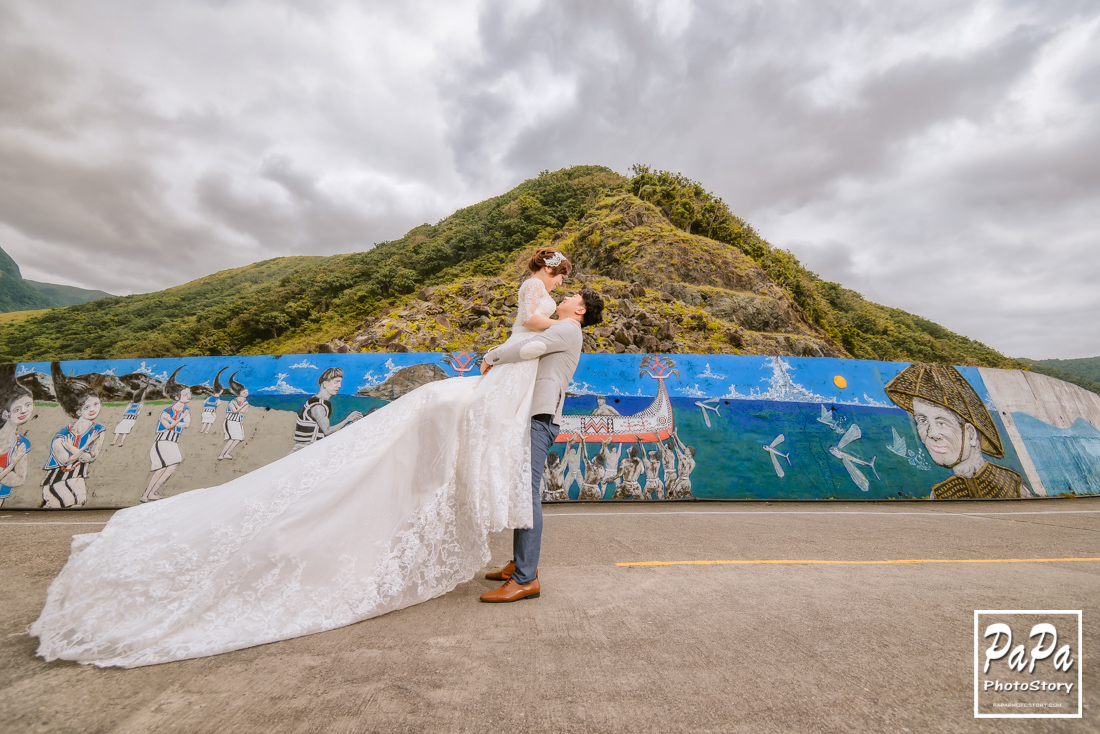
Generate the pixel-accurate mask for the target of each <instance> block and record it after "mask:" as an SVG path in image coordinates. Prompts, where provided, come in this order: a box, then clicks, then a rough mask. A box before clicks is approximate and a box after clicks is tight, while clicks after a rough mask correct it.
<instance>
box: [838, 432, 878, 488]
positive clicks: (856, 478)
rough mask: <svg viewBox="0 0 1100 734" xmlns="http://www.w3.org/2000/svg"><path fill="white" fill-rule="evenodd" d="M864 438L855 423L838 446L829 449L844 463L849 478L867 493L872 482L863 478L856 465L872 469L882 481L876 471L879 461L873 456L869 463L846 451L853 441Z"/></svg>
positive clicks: (876, 477) (842, 437)
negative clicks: (845, 448) (876, 464)
mask: <svg viewBox="0 0 1100 734" xmlns="http://www.w3.org/2000/svg"><path fill="white" fill-rule="evenodd" d="M862 436H863V432H862V431H861V430H859V425H858V424H855V423H853V424H852V427H851V428H849V429H848V431H847V432H846V433H845V434H844V435H843V436H841V438H840V440H839V441H837V444H836V446H830V447H829V453H830V454H832V455H833V456H835V457H836V458H838V459H840V460H841V461H842V462H844V468H845V469H847V470H848V476H850V477H851V478H852V481H853V482H855V483H856V486H857V487H859V488H860V489H862V490H863V491H864V492H866V491H867V490H868V489H870V488H871V482H870V481H868V479H867V477H865V476H863V472H861V471H860V470H859V467H858V466H856V465H857V464H860V465H862V466H869V467H871V471H872V472H874V475H875V479H878V480H879V481H882V479H881V478H880V477H879V475H878V471H877V470H876V469H875V459H877V458H878V457H877V456H872V457H871V460H870V461H867V460H865V459H861V458H859V457H858V456H856V455H855V454H850V453H848V452H847V451H845V450H844V447H845V446H847V445H848V444H850V443H852V442H853V441H857V440H859V439H860V438H861V437H862Z"/></svg>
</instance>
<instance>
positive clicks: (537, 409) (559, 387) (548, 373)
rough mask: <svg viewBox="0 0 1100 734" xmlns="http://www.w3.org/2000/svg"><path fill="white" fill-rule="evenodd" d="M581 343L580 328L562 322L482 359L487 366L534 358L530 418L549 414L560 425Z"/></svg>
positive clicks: (571, 320)
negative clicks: (537, 363)
mask: <svg viewBox="0 0 1100 734" xmlns="http://www.w3.org/2000/svg"><path fill="white" fill-rule="evenodd" d="M583 344H584V336H583V335H582V333H581V325H580V324H578V323H577V322H576V321H574V320H573V319H562V320H561V321H560V322H559V323H556V324H554V325H553V326H551V327H550V328H549V329H547V330H546V331H544V332H542V333H541V334H536V335H535V336H533V337H531V338H530V339H528V340H526V341H523V342H517V343H516V344H505V345H503V346H500V347H497V348H496V349H492V350H490V351H489V352H488V353H487V354H486V355H485V357H484V359H485V362H486V364H488V365H490V366H495V365H498V364H504V363H507V362H524V361H526V360H529V359H537V360H538V361H539V369H538V374H537V375H536V376H535V394H534V396H533V397H532V398H531V415H533V416H534V415H541V414H544V413H545V414H547V415H552V416H554V423H556V424H559V425H560V424H561V411H562V408H563V407H564V406H565V391H566V389H567V388H568V387H569V382H570V381H571V380H572V379H573V373H574V372H575V371H576V369H577V363H578V362H579V361H580V358H581V347H582V346H583Z"/></svg>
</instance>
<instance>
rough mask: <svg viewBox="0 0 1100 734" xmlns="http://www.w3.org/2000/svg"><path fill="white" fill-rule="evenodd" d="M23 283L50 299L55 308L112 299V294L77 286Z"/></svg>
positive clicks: (33, 282)
mask: <svg viewBox="0 0 1100 734" xmlns="http://www.w3.org/2000/svg"><path fill="white" fill-rule="evenodd" d="M23 282H24V283H26V284H27V285H29V286H30V287H31V288H34V289H35V290H36V291H38V292H39V293H41V294H42V295H44V296H45V297H46V298H48V299H49V300H50V301H51V302H52V303H53V307H54V308H57V307H59V306H76V305H77V304H80V303H87V302H88V301H94V300H96V299H98V298H110V297H111V294H110V293H107V292H106V291H97V290H89V289H88V288H77V287H76V286H75V285H57V284H56V283H39V282H38V281H36V280H24V281H23Z"/></svg>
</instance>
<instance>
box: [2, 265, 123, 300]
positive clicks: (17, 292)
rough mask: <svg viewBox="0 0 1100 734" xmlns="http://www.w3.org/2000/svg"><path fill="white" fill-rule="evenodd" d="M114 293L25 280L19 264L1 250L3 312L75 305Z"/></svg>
mask: <svg viewBox="0 0 1100 734" xmlns="http://www.w3.org/2000/svg"><path fill="white" fill-rule="evenodd" d="M110 295H111V294H110V293H104V292H103V291H93V290H88V289H86V288H76V287H75V286H71V285H54V284H53V283H39V282H37V281H34V280H24V279H23V275H22V273H20V272H19V266H18V265H16V263H15V261H14V260H12V259H11V256H10V255H8V253H6V252H4V250H3V249H0V313H10V312H12V311H31V310H35V309H41V308H56V307H58V306H73V305H75V304H78V303H87V302H88V301H94V300H95V299H97V298H106V297H108V296H110Z"/></svg>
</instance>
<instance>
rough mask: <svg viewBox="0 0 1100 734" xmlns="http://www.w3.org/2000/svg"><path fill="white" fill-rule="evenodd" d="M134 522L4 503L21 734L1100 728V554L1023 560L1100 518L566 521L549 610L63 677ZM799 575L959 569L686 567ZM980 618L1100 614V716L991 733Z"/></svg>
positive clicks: (1062, 505) (1089, 531)
mask: <svg viewBox="0 0 1100 734" xmlns="http://www.w3.org/2000/svg"><path fill="white" fill-rule="evenodd" d="M110 514H111V513H110V512H109V511H82V512H50V513H43V512H23V511H3V510H0V558H2V562H0V598H2V600H3V603H2V606H0V609H2V611H3V614H2V615H0V730H2V731H3V732H4V733H5V734H16V733H17V732H47V731H48V732H114V731H120V732H150V731H155V732H159V733H166V732H326V733H327V732H370V731H378V732H418V731H445V732H451V731H471V732H481V731H508V732H526V731H571V732H589V731H591V732H678V731H688V732H704V731H706V732H727V731H729V732H753V733H756V732H814V731H836V732H848V731H852V732H867V731H873V732H929V731H937V732H971V731H1028V732H1032V731H1038V732H1046V731H1052V732H1061V731H1066V732H1084V731H1100V710H1098V709H1100V665H1098V663H1097V662H1096V661H1097V660H1100V635H1098V634H1097V632H1098V630H1100V561H1097V560H1092V561H1087V560H1085V561H1082V560H1054V561H1041V562H1022V559H1075V558H1094V559H1095V558H1098V557H1100V501H1095V500H1085V499H1081V500H1042V501H1040V500H1036V501H1031V502H1005V503H997V502H973V503H850V504H846V503H835V504H834V503H829V504H821V503H817V504H815V503H783V504H778V503H775V504H771V505H767V504H764V503H758V504H757V503H754V504H732V503H726V504H721V503H692V504H663V505H656V504H652V505H650V504H615V505H569V506H562V505H556V506H548V507H547V512H546V515H547V517H546V525H545V542H544V547H543V557H542V565H541V568H540V572H539V575H540V579H541V581H542V584H543V594H542V598H541V599H537V600H526V601H522V602H518V603H515V604H508V605H488V604H481V603H479V602H478V600H477V597H478V595H479V594H481V593H482V592H483V591H485V590H487V589H490V588H492V587H493V586H494V584H492V583H491V582H489V581H485V580H483V579H481V578H480V577H479V578H477V579H474V580H472V581H470V582H469V583H467V584H464V585H462V586H460V587H459V588H458V589H457V590H455V591H454V592H452V593H450V594H448V595H446V596H444V597H441V598H439V599H435V600H433V601H430V602H427V603H425V604H421V605H419V606H416V607H412V608H410V609H405V610H402V611H399V612H394V613H392V614H388V615H385V616H383V617H379V618H377V619H372V620H367V621H365V622H361V623H359V624H355V625H352V626H350V627H346V628H343V629H339V630H334V631H332V632H326V633H323V634H318V635H313V636H310V637H303V638H299V639H295V640H289V641H286V642H280V643H276V644H272V645H264V646H261V647H256V648H251V649H247V650H242V651H238V652H234V653H229V654H226V655H219V656H216V657H213V658H205V659H200V660H189V661H184V662H178V663H169V664H165V665H158V666H153V667H148V668H139V669H135V670H118V669H108V670H100V669H97V668H92V667H85V666H80V665H76V664H72V663H66V662H56V663H50V664H46V663H44V662H42V661H41V660H40V659H38V658H36V657H35V654H34V651H35V643H36V640H34V639H33V638H31V637H28V636H27V635H26V627H27V625H28V624H30V622H31V621H33V620H34V619H35V617H36V616H37V614H38V612H39V610H40V608H41V604H42V601H43V599H44V597H45V593H46V588H47V586H48V585H49V582H50V581H51V579H52V578H53V577H54V575H55V574H56V573H57V572H58V571H59V570H60V569H61V567H62V565H63V564H64V562H65V558H66V556H67V555H68V547H69V541H70V538H71V536H72V535H74V534H77V533H82V532H95V531H96V530H97V529H98V528H99V527H101V526H102V523H103V522H105V521H106V520H107V519H108V518H109V517H110ZM97 523H98V524H97ZM509 556H510V534H501V535H500V536H497V537H494V538H493V558H494V563H496V564H497V565H502V564H504V563H505V562H506V561H507V560H508V558H509ZM1006 559H1010V560H1009V562H988V561H1004V560H1006ZM1011 559H1021V560H1011ZM776 560H797V561H859V562H866V561H899V560H906V561H913V560H918V561H952V562H950V563H873V564H872V563H840V564H838V563H712V564H703V563H690V564H685V563H683V562H689V561H690V562H700V561H754V562H755V561H776ZM657 561H663V562H677V563H676V564H674V565H617V564H633V563H649V562H657ZM956 561H978V562H956ZM977 609H1040V610H1060V609H1069V610H1077V609H1080V610H1082V611H1083V620H1084V641H1083V651H1084V653H1083V658H1082V659H1083V666H1084V667H1083V688H1082V690H1083V692H1084V704H1085V708H1084V716H1083V718H1082V719H1063V720H1050V719H1046V720H1044V719H1024V720H1019V721H1011V720H1000V719H975V718H974V716H973V685H974V610H977Z"/></svg>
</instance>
